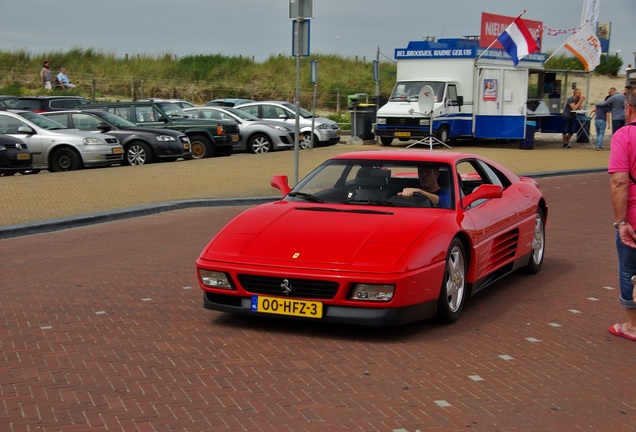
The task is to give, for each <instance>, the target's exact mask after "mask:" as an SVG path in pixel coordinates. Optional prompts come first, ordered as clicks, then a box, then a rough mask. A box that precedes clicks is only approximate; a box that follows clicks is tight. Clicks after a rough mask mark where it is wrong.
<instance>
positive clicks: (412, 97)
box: [389, 81, 444, 102]
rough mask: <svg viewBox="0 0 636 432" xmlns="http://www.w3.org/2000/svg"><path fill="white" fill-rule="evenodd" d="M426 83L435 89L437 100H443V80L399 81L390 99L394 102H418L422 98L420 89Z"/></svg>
mask: <svg viewBox="0 0 636 432" xmlns="http://www.w3.org/2000/svg"><path fill="white" fill-rule="evenodd" d="M425 85H429V86H431V88H432V89H433V94H434V95H435V102H441V101H442V98H443V97H444V82H441V81H398V83H397V84H396V85H395V87H394V88H393V93H391V98H390V99H389V100H391V101H393V102H399V101H409V102H417V101H418V100H419V98H420V91H422V87H424V86H425Z"/></svg>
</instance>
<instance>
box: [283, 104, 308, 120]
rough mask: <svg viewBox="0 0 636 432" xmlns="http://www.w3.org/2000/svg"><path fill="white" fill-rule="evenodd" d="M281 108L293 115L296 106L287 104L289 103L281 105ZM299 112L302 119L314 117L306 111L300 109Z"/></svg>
mask: <svg viewBox="0 0 636 432" xmlns="http://www.w3.org/2000/svg"><path fill="white" fill-rule="evenodd" d="M283 106H284V107H286V108H287V109H289V110H291V111H292V113H294V114H295V113H296V105H294V104H292V103H289V102H285V103H284V104H283ZM299 112H300V115H301V117H304V118H312V117H313V116H314V115H313V114H312V113H310V112H309V111H307V110H306V109H302V108H300V111H299ZM292 117H294V115H292Z"/></svg>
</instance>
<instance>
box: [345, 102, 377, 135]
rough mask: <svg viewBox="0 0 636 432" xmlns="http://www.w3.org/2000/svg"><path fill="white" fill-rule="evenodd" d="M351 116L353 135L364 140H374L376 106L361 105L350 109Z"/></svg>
mask: <svg viewBox="0 0 636 432" xmlns="http://www.w3.org/2000/svg"><path fill="white" fill-rule="evenodd" d="M349 113H350V114H351V135H352V136H354V134H355V136H357V137H358V138H360V139H362V140H372V139H374V138H375V137H374V135H373V123H375V114H376V110H375V105H373V104H359V105H358V106H355V107H353V108H351V109H349Z"/></svg>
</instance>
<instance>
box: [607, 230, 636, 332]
mask: <svg viewBox="0 0 636 432" xmlns="http://www.w3.org/2000/svg"><path fill="white" fill-rule="evenodd" d="M616 252H617V254H618V278H619V284H620V289H621V290H620V291H621V292H620V302H621V305H622V306H623V307H624V308H625V312H626V313H627V322H625V323H623V324H615V325H614V326H612V327H610V332H612V333H614V334H617V332H618V333H624V334H625V335H627V336H629V337H630V338H632V337H633V338H636V302H634V284H633V283H632V276H635V275H636V249H634V248H631V247H629V246H627V245H625V244H623V242H622V241H621V240H620V238H619V237H618V232H616ZM612 329H614V331H612ZM619 335H620V334H619Z"/></svg>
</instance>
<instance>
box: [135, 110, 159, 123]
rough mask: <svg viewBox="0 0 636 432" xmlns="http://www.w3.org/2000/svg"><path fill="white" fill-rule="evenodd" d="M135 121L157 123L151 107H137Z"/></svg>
mask: <svg viewBox="0 0 636 432" xmlns="http://www.w3.org/2000/svg"><path fill="white" fill-rule="evenodd" d="M135 121H136V122H137V123H147V122H154V121H157V116H156V114H155V111H154V108H153V107H152V106H138V107H137V110H136V118H135Z"/></svg>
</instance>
